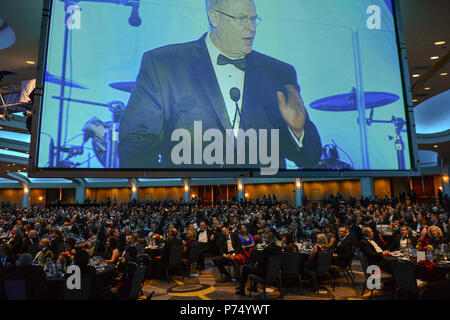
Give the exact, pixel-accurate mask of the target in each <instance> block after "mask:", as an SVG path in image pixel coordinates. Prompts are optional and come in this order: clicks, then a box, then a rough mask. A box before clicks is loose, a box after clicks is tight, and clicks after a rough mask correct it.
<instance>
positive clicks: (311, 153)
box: [118, 0, 322, 169]
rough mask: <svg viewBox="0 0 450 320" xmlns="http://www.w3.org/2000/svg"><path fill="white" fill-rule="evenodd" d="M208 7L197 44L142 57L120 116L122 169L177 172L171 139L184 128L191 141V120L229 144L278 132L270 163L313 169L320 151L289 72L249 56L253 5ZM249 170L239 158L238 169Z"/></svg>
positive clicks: (225, 1) (214, 3) (238, 0)
mask: <svg viewBox="0 0 450 320" xmlns="http://www.w3.org/2000/svg"><path fill="white" fill-rule="evenodd" d="M206 6H207V13H208V19H209V22H210V31H209V32H208V33H206V34H204V35H203V36H202V37H201V38H200V39H199V40H197V41H193V42H189V43H184V44H175V45H170V46H166V47H162V48H158V49H155V50H152V51H149V52H147V53H145V54H144V57H143V59H142V64H141V68H140V71H139V74H138V77H137V82H136V86H135V88H134V90H133V93H132V95H131V97H130V100H129V102H128V106H127V108H126V110H125V111H124V113H123V116H122V118H121V123H120V137H119V140H120V142H119V148H118V152H119V158H120V167H121V168H161V167H163V168H167V167H176V168H180V166H179V165H176V164H174V163H173V162H172V159H171V152H172V150H173V148H174V147H175V146H176V145H178V144H179V141H171V136H172V133H173V132H174V131H175V130H177V129H184V130H187V131H188V132H189V133H190V136H191V137H192V138H193V137H194V121H201V122H202V129H203V131H206V130H208V129H218V130H220V132H221V133H222V134H223V135H224V136H226V137H227V139H228V137H231V140H233V139H236V137H237V136H238V130H239V129H242V130H244V131H247V130H249V129H255V130H256V131H257V132H259V131H258V130H259V129H267V130H269V132H271V131H270V130H272V129H278V130H279V141H275V142H274V143H278V144H279V148H280V149H279V155H272V157H275V156H276V157H278V156H279V158H278V161H279V166H280V168H285V167H286V166H287V164H289V165H293V164H295V166H296V167H300V168H313V167H315V166H316V165H317V163H318V161H319V160H320V157H321V153H322V145H321V141H320V136H319V133H318V131H317V129H316V127H315V125H314V124H313V123H312V122H311V120H310V119H309V116H308V114H307V112H306V109H305V106H304V103H303V100H302V98H301V96H300V87H299V85H298V83H297V74H296V71H295V68H294V67H293V66H291V65H289V64H286V63H284V62H282V61H279V60H276V59H274V58H272V57H269V56H266V55H263V54H261V53H259V52H256V51H253V50H252V46H253V42H254V40H255V35H256V25H257V22H258V20H259V18H258V16H257V14H256V8H255V4H254V2H253V0H234V1H231V0H207V1H206ZM225 132H227V133H225ZM233 134H234V137H233ZM268 134H269V133H268ZM271 137H272V135H271ZM272 138H273V137H272ZM268 140H269V141H271V140H270V138H269V139H268ZM224 141H225V137H224ZM183 142H185V141H184V140H183ZM190 142H191V141H188V143H190ZM195 143H197V141H195V142H194V144H195ZM201 143H202V142H201V141H200V145H202V144H201ZM260 143H261V141H259V144H260ZM191 145H192V143H191ZM206 145H207V144H205V143H204V144H203V148H204V147H205V146H206ZM236 145H237V144H236V143H235V144H234V148H236ZM268 145H269V144H268ZM197 146H198V145H197ZM220 148H221V147H220ZM230 148H231V151H233V147H230V145H225V146H223V149H222V150H220V151H223V156H225V155H228V153H231V152H230ZM257 148H258V147H257ZM268 148H270V147H268ZM248 149H249V148H248V147H247V148H246V150H245V153H248V152H249V150H248ZM202 150H203V149H202ZM257 150H259V148H258V149H257ZM193 151H195V150H193ZM239 151H241V149H239ZM235 153H236V152H235ZM183 156H184V154H183ZM234 156H235V159H236V154H234ZM259 160H261V159H259ZM236 162H237V161H234V162H233V163H234V164H231V163H229V162H228V161H227V163H226V164H225V163H224V162H222V163H220V159H219V161H215V162H213V163H208V164H209V165H210V167H214V166H216V167H217V168H221V167H223V168H236V167H240V166H236V165H235V164H236ZM183 165H186V163H184V164H183ZM204 165H205V163H202V164H200V163H195V165H194V164H187V165H186V166H185V167H188V168H202V166H203V167H204ZM252 165H255V166H257V164H254V163H252ZM250 166H251V165H250V162H249V157H247V156H245V164H244V165H243V168H245V167H247V168H248V167H250ZM241 167H242V166H241ZM277 169H278V168H277Z"/></svg>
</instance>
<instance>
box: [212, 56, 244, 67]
mask: <svg viewBox="0 0 450 320" xmlns="http://www.w3.org/2000/svg"><path fill="white" fill-rule="evenodd" d="M217 64H218V65H219V66H223V65H226V64H232V65H234V66H235V67H236V68H238V69H239V70H241V71H245V67H246V63H245V58H241V59H236V60H232V59H229V58H227V57H225V56H224V55H223V54H219V56H218V57H217Z"/></svg>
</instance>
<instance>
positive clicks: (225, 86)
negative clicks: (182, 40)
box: [205, 32, 305, 148]
mask: <svg viewBox="0 0 450 320" xmlns="http://www.w3.org/2000/svg"><path fill="white" fill-rule="evenodd" d="M205 42H206V48H207V49H208V53H209V57H210V59H211V63H212V65H213V67H214V72H215V74H216V78H217V82H218V83H219V88H220V91H221V92H222V97H223V101H224V102H225V106H226V108H227V113H228V119H229V120H230V125H231V127H233V120H234V116H235V113H237V114H236V124H235V126H234V128H233V131H234V136H235V137H237V133H238V130H239V124H240V117H239V112H236V102H234V101H233V100H232V99H231V96H230V90H231V88H238V89H239V91H240V92H241V97H240V99H239V101H238V102H237V104H238V106H239V110H240V112H241V113H242V98H243V96H244V81H245V72H244V71H242V70H240V69H238V68H237V67H235V66H234V65H232V64H226V65H222V66H221V65H218V64H217V58H218V57H219V55H220V54H222V55H224V56H225V57H227V58H228V59H231V60H237V59H242V58H244V57H240V58H230V57H228V56H227V55H226V54H224V53H223V52H221V51H220V50H219V49H218V48H217V47H216V46H215V45H214V43H213V42H212V40H211V33H210V32H208V34H207V35H206V39H205ZM288 129H289V132H290V133H291V136H292V138H293V139H294V141H295V142H296V143H297V145H298V146H299V147H300V148H302V147H303V137H304V136H305V133H304V132H303V134H302V136H301V137H300V139H297V138H296V137H295V135H294V133H293V132H292V130H291V128H289V126H288Z"/></svg>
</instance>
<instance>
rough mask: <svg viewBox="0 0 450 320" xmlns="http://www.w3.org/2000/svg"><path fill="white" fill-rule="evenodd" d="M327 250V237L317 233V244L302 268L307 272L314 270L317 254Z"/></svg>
mask: <svg viewBox="0 0 450 320" xmlns="http://www.w3.org/2000/svg"><path fill="white" fill-rule="evenodd" d="M329 249H330V244H329V243H328V240H327V236H326V235H325V234H324V233H319V234H318V235H317V243H316V245H315V246H314V247H313V249H312V251H311V253H310V255H309V258H308V260H307V261H305V263H304V265H303V266H304V268H306V269H309V270H316V268H317V257H318V253H319V252H322V251H325V250H329Z"/></svg>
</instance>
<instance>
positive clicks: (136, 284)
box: [128, 267, 147, 300]
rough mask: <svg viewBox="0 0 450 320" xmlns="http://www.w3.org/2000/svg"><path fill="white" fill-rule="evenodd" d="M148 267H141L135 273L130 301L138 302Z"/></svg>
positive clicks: (129, 295)
mask: <svg viewBox="0 0 450 320" xmlns="http://www.w3.org/2000/svg"><path fill="white" fill-rule="evenodd" d="M146 270H147V267H139V268H137V269H136V272H135V273H134V276H133V280H132V281H131V287H130V292H129V294H128V299H130V300H136V299H137V298H138V297H139V294H140V292H141V284H142V282H143V281H144V278H145V272H146Z"/></svg>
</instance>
